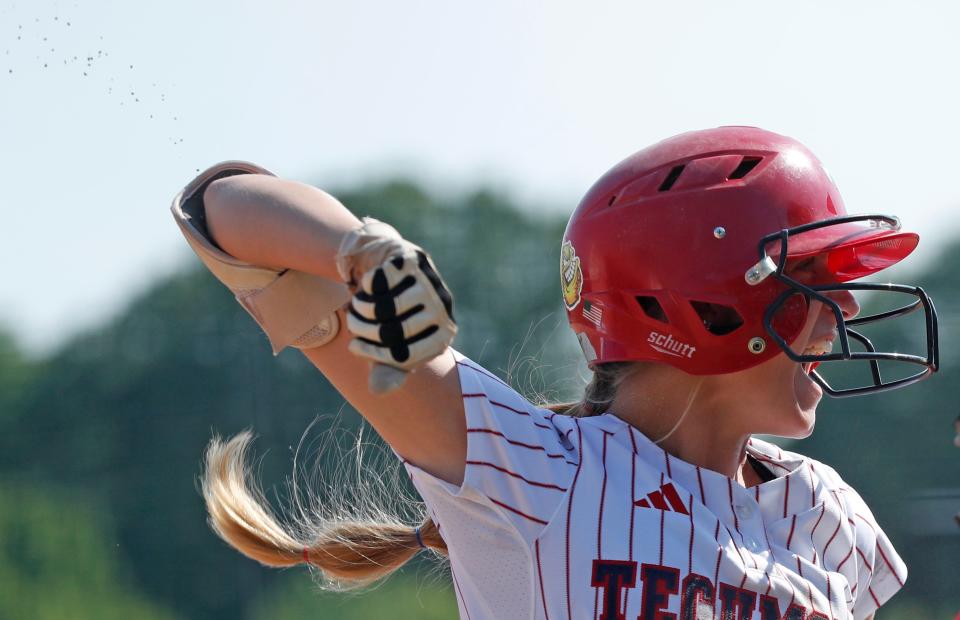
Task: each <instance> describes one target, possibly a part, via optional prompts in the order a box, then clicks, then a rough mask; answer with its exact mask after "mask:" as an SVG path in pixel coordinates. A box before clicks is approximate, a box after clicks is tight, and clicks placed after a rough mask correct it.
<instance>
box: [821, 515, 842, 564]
mask: <svg viewBox="0 0 960 620" xmlns="http://www.w3.org/2000/svg"><path fill="white" fill-rule="evenodd" d="M841 523H843V521H839V520H838V521H837V529H835V530H833V534H832V535H831V536H830V540H828V541H827V544H826V545H824V547H823V561H824V563H826V561H827V550H828V549H829V548H830V543H832V542H833V539H834V538H836V537H837V533H838V532H839V531H840V524H841ZM824 567H826V564H824Z"/></svg>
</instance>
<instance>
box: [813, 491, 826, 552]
mask: <svg viewBox="0 0 960 620" xmlns="http://www.w3.org/2000/svg"><path fill="white" fill-rule="evenodd" d="M826 510H827V505H826V504H825V503H824V504H821V505H820V516H819V517H817V522H816V523H814V524H813V529H812V530H810V544H812V545H813V557H814V559H816V557H817V544H816V543H815V542H814V541H813V535H814V534H815V533H816V531H817V528H818V527H820V521H821V520H823V515H824V513H825V512H826Z"/></svg>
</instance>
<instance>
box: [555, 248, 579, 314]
mask: <svg viewBox="0 0 960 620" xmlns="http://www.w3.org/2000/svg"><path fill="white" fill-rule="evenodd" d="M560 286H561V287H562V288H563V303H564V305H566V306H567V310H573V309H574V308H576V307H577V304H579V303H580V291H581V290H582V289H583V271H581V270H580V258H579V257H578V256H577V251H576V250H574V249H573V244H572V243H570V241H564V242H563V245H562V246H561V247H560Z"/></svg>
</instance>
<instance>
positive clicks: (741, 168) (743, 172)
mask: <svg viewBox="0 0 960 620" xmlns="http://www.w3.org/2000/svg"><path fill="white" fill-rule="evenodd" d="M761 159H763V158H762V157H744V158H743V159H741V160H740V165H738V166H737V169H736V170H734V171H733V172H731V173H730V176H729V177H727V178H728V179H742V178H743V177H745V176H747V175H748V174H750V171H751V170H753V169H754V168H756V167H757V164H759V163H760V160H761Z"/></svg>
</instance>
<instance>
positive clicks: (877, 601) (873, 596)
mask: <svg viewBox="0 0 960 620" xmlns="http://www.w3.org/2000/svg"><path fill="white" fill-rule="evenodd" d="M867 592H869V593H870V596H871V597H872V598H873V602H874V604H875V605H876V606H877V607H880V601H879V600H878V599H877V595H876V594H874V593H873V588H871V587H869V586H868V587H867Z"/></svg>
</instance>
